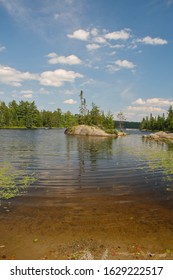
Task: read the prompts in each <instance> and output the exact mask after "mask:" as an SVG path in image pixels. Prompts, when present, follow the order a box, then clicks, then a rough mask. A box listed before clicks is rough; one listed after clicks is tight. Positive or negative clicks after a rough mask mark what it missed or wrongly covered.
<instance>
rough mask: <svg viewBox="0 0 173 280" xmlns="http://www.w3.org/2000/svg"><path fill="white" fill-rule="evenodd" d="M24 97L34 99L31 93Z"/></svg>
mask: <svg viewBox="0 0 173 280" xmlns="http://www.w3.org/2000/svg"><path fill="white" fill-rule="evenodd" d="M22 97H23V98H28V99H29V98H32V94H31V93H30V94H23V95H22Z"/></svg>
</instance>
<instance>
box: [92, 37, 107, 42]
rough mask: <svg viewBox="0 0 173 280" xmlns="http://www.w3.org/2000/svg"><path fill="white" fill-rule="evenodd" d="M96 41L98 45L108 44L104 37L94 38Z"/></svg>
mask: <svg viewBox="0 0 173 280" xmlns="http://www.w3.org/2000/svg"><path fill="white" fill-rule="evenodd" d="M94 41H95V42H96V43H98V44H105V43H106V39H105V38H104V37H102V36H97V37H95V38H94Z"/></svg>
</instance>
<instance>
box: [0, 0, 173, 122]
mask: <svg viewBox="0 0 173 280" xmlns="http://www.w3.org/2000/svg"><path fill="white" fill-rule="evenodd" d="M172 26H173V0H145V1H143V0H131V1H129V0H106V1H105V0H34V1H30V0H0V100H1V101H5V102H6V103H7V104H8V102H10V101H11V100H13V99H15V100H16V101H17V102H19V101H20V100H28V101H33V100H34V101H35V103H36V105H37V107H38V108H39V109H40V110H43V109H45V110H52V111H54V110H56V109H57V108H61V109H62V111H63V112H66V111H67V110H70V111H71V112H72V113H78V109H79V105H80V101H79V94H80V91H81V90H83V91H84V96H85V98H86V101H87V105H88V109H90V108H91V104H92V102H94V103H95V104H96V105H98V106H99V107H100V109H101V110H104V111H105V112H108V111H109V110H110V111H111V112H112V113H113V114H114V115H115V118H116V115H117V113H118V112H120V111H122V112H123V113H124V114H125V116H126V119H127V120H129V121H131V120H133V121H140V120H141V119H142V117H143V116H146V115H149V114H150V113H151V112H152V113H153V115H158V114H162V113H163V112H167V109H168V107H169V106H170V105H173V29H172Z"/></svg>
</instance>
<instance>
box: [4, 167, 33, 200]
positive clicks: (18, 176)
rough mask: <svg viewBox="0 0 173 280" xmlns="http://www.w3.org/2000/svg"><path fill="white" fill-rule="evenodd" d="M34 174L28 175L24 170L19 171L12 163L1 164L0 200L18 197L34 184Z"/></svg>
mask: <svg viewBox="0 0 173 280" xmlns="http://www.w3.org/2000/svg"><path fill="white" fill-rule="evenodd" d="M35 181H36V178H35V177H34V174H31V175H28V174H27V173H26V172H25V171H24V170H17V169H16V168H15V167H14V166H13V165H12V164H10V163H3V164H2V163H1V164H0V200H2V199H10V198H12V197H16V196H18V195H20V194H22V193H24V192H26V188H27V187H28V186H29V185H30V184H32V183H34V182H35Z"/></svg>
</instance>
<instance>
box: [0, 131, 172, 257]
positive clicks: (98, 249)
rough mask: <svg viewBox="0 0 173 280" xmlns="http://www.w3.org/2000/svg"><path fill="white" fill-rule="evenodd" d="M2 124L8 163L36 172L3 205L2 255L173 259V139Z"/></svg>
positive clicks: (1, 148)
mask: <svg viewBox="0 0 173 280" xmlns="http://www.w3.org/2000/svg"><path fill="white" fill-rule="evenodd" d="M127 133H128V135H127V136H126V137H119V138H116V139H115V138H104V137H103V138H102V137H80V136H67V135H65V134H64V130H63V129H35V130H19V129H14V130H13V129H1V130H0V167H1V168H3V166H4V165H9V164H10V166H12V167H13V170H17V171H19V170H20V171H22V172H24V173H25V174H26V175H27V176H29V177H32V176H34V178H35V181H33V182H32V184H30V185H29V186H28V187H27V191H26V192H25V193H21V195H20V196H17V197H14V198H11V199H9V200H2V201H1V206H0V259H173V144H171V143H164V142H156V141H151V140H145V139H144V138H142V135H143V133H142V132H139V131H138V130H128V131H127Z"/></svg>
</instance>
